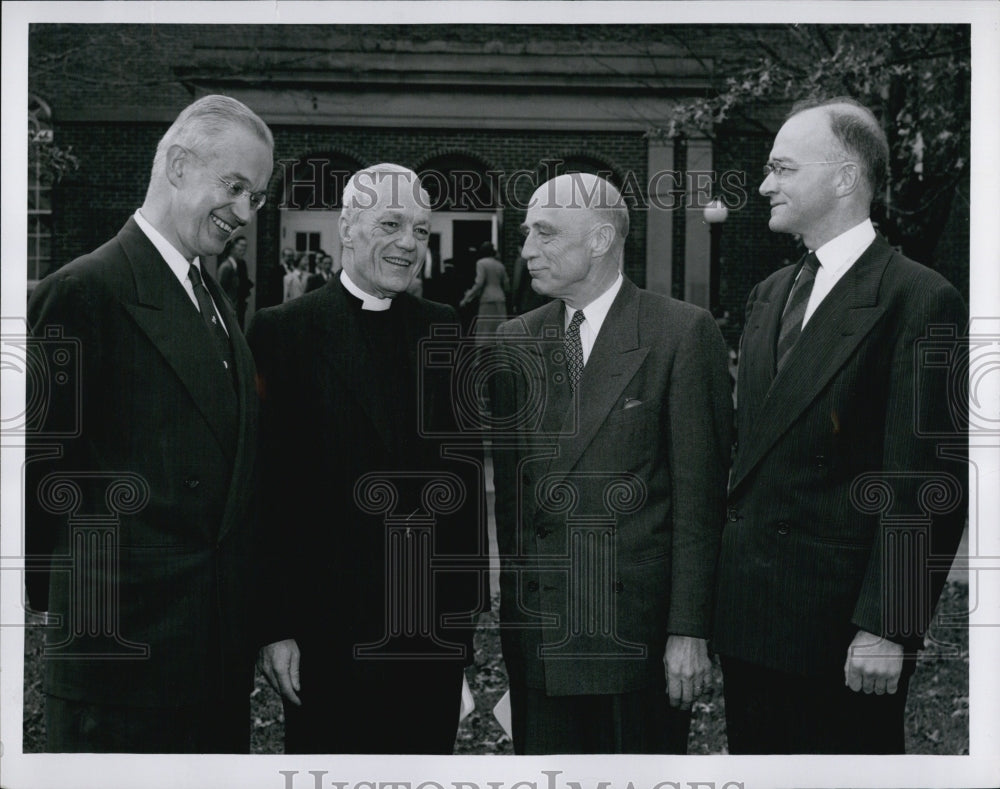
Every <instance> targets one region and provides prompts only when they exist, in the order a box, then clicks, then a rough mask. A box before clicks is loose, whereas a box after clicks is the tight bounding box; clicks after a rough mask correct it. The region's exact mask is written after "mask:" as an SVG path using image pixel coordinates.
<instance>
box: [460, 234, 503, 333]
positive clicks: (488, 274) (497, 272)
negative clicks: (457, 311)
mask: <svg viewBox="0 0 1000 789" xmlns="http://www.w3.org/2000/svg"><path fill="white" fill-rule="evenodd" d="M496 254H497V251H496V249H495V248H494V246H493V245H492V244H490V243H489V242H486V243H484V244H483V245H482V246H481V247H479V259H478V260H477V261H476V279H475V282H473V283H472V287H470V288H469V289H468V290H467V291H465V293H464V295H463V296H462V300H461V301H460V302H459V306H460V307H465V306H467V305H469V304H471V303H472V302H474V301H475V300H476V299H479V309H478V312H477V315H476V321H475V322H474V323H473V327H472V331H473V334H474V335H475V336H476V337H477V339H478V340H479V342H486V340H485V339H484V338H485V337H487V336H490V335H494V334H496V330H497V327H498V326H499V325H500V324H501V323H503V321H505V320H506V319H507V297H508V293H509V291H510V281H509V280H508V278H507V269H505V268H504V266H503V263H501V262H500V261H499V260H497V258H496Z"/></svg>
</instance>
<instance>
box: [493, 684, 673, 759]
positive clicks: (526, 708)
mask: <svg viewBox="0 0 1000 789" xmlns="http://www.w3.org/2000/svg"><path fill="white" fill-rule="evenodd" d="M510 710H511V726H512V728H513V730H514V731H513V734H514V752H515V753H517V754H518V755H525V754H557V753H572V754H583V753H669V754H685V753H687V741H688V729H689V728H690V726H691V712H690V710H679V709H675V708H674V707H671V706H670V700H669V698H668V697H667V694H666V692H665V691H664V690H662V689H660V690H656V689H654V688H644V689H642V690H637V691H632V692H630V693H609V694H602V695H583V696H547V695H546V694H545V691H544V690H537V689H534V688H528V687H525V686H523V685H519V684H511V688H510Z"/></svg>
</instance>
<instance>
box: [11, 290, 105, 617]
mask: <svg viewBox="0 0 1000 789" xmlns="http://www.w3.org/2000/svg"><path fill="white" fill-rule="evenodd" d="M95 301H96V300H95V299H94V298H93V297H92V295H91V294H90V293H89V291H88V289H87V288H85V287H84V286H83V283H82V282H80V281H79V279H77V278H75V277H72V276H68V275H64V274H60V275H55V276H53V277H50V278H48V279H46V280H44V281H42V283H41V284H40V285H39V286H38V288H37V289H36V290H35V292H34V294H33V295H32V298H31V301H30V302H29V304H28V330H29V335H28V338H27V339H28V342H27V354H28V366H29V369H30V370H32V371H33V372H34V374H33V375H28V376H26V380H27V391H26V399H25V402H26V403H27V404H29V407H28V414H27V418H28V424H27V428H28V436H27V441H26V449H25V461H26V467H25V490H24V497H25V506H24V513H25V516H24V517H25V523H24V527H25V552H26V570H27V572H26V575H25V586H26V591H27V595H28V602H29V604H30V606H31V607H32V608H33V609H34V610H36V611H45V610H47V609H48V603H49V601H48V596H49V569H50V560H51V554H52V551H53V549H54V548H55V545H56V543H57V542H58V537H59V530H60V529H63V530H65V529H66V528H67V525H66V516H65V515H57V514H53V513H52V512H50V511H49V510H48V509H47V508H46V506H45V501H44V495H43V492H42V490H41V489H40V485H41V483H42V482H43V480H44V479H45V477H46V476H47V475H48V474H50V473H52V472H56V471H60V470H72V469H77V468H79V462H80V461H79V460H78V458H79V452H80V451H81V442H82V441H83V440H84V439H83V438H82V436H84V435H85V431H84V426H83V419H84V417H85V416H86V414H85V409H84V408H83V401H82V398H83V392H84V386H85V385H87V384H88V383H89V386H90V387H94V388H99V387H100V385H101V384H100V377H101V376H100V366H99V352H100V351H99V349H100V347H101V346H100V343H99V341H98V335H99V331H98V327H97V323H96V320H97V318H98V316H100V315H101V311H102V309H103V308H99V307H98V306H97V304H96V303H95ZM61 352H66V353H68V354H69V358H70V360H71V363H70V365H68V366H65V365H64V366H60V368H59V369H57V367H56V365H53V364H52V360H53V358H54V355H55V354H59V353H61ZM74 361H75V362H77V363H78V366H76V367H74V365H73V364H72V362H74ZM65 369H69V370H71V373H70V375H69V378H68V380H66V381H65V383H60V382H59V380H58V379H57V376H58V375H59V374H60V371H61V370H65Z"/></svg>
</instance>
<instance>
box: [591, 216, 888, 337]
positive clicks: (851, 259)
mask: <svg viewBox="0 0 1000 789" xmlns="http://www.w3.org/2000/svg"><path fill="white" fill-rule="evenodd" d="M874 240H875V228H874V227H873V226H872V221H871V219H866V220H865V221H864V222H861V223H860V224H858V225H855V226H854V227H852V228H851V229H850V230H846V231H844V232H843V233H841V234H840V235H839V236H837V237H836V238H831V239H830V240H829V241H827V242H826V243H825V244H824V245H823V246H821V247H820V248H819V249H817V250H816V258H817V259H818V260H819V269H818V270H817V271H816V281H815V282H814V283H813V289H812V293H811V294H809V304H807V305H806V313H805V315H804V316H803V318H802V325H803V326H805V325H806V323H808V321H809V319H810V318H811V317H812V314H813V313H814V312H816V308H817V307H819V305H820V304H822V302H823V299H825V298H826V297H827V295H828V294H829V293H830V291H831V290H833V286H834V285H836V284H837V283H838V282H839V281H840V278H841V277H843V276H844V274H846V273H847V272H848V271H850V269H851V266H853V265H854V264H855V263H856V262H857V260H858V258H859V257H861V255H862V254H863V253H864V251H865V250H866V249H868V247H870V246H871V243H872V241H874ZM588 317H589V316H588Z"/></svg>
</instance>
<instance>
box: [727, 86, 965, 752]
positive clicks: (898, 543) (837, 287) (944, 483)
mask: <svg viewBox="0 0 1000 789" xmlns="http://www.w3.org/2000/svg"><path fill="white" fill-rule="evenodd" d="M888 155H889V148H888V144H887V142H886V137H885V134H884V132H883V131H882V128H881V126H880V125H879V123H878V121H877V120H876V118H875V117H874V116H873V115H872V113H871V112H870V111H869V110H868V109H866V108H865V107H863V106H861V105H859V104H858V103H857V102H855V101H853V100H851V99H846V98H840V99H833V100H831V101H825V102H814V103H811V104H806V105H802V106H798V107H796V108H795V109H794V110H793V112H792V114H791V115H790V116H789V117H788V119H787V120H786V122H785V124H784V125H783V126H782V127H781V129H780V131H779V132H778V134H777V136H776V137H775V140H774V145H773V147H772V149H771V155H770V159H769V161H768V163H767V165H766V166H765V168H764V173H765V178H764V181H763V183H762V184H761V186H760V193H761V194H762V195H763V196H764V197H766V198H768V200H769V201H770V204H771V216H770V221H769V226H770V228H771V229H772V230H773V231H775V232H778V233H793V234H796V235H798V236H799V237H800V238H801V240H802V243H803V245H804V246H805V247H806V249H807V250H808V251H809V252H808V254H807V255H806V257H805V258H804V259H803V260H802V261H800V262H799V263H797V264H795V265H792V266H786V267H784V268H782V269H780V270H779V271H777V272H775V273H774V274H772V275H771V276H770V277H768V278H767V279H766V280H764V281H763V282H761V283H759V284H758V285H757V286H756V287H755V288H754V289H753V290H752V291H751V293H750V297H749V299H748V301H747V315H746V324H745V328H744V333H743V339H742V341H741V351H740V359H739V379H738V383H737V393H738V398H737V400H738V402H737V417H738V418H737V421H738V445H737V446H738V448H737V452H736V455H735V458H734V461H733V469H732V474H731V476H730V480H729V509H728V517H727V523H726V527H725V530H724V533H723V543H722V553H721V557H720V563H719V572H718V593H717V597H716V608H715V628H714V636H713V644H714V647H715V648H716V650H717V651H718V652H719V653H720V654H721V656H722V667H723V673H724V678H725V696H726V718H727V729H728V738H729V751H730V753H902V752H903V751H904V737H903V711H904V707H905V703H906V692H907V686H908V682H909V678H910V676H911V674H912V672H913V668H914V656H915V653H916V651H917V650H918V649H920V648H921V646H922V644H923V638H924V635H925V633H926V631H927V627H928V624H929V622H930V619H931V614H932V613H933V610H934V605H935V603H936V601H937V597H938V595H939V593H940V590H941V587H942V585H943V583H944V580H945V577H946V575H947V572H948V566H949V564H950V562H951V559H952V557H953V556H954V554H955V550H956V546H957V545H958V542H959V538H960V536H961V532H962V527H963V524H964V522H965V510H966V496H967V481H968V471H967V461H964V460H963V459H962V457H963V455H964V446H963V445H964V441H957V442H955V443H957V444H958V446H952V447H951V448H950V449H949V448H948V447H947V446H945V444H946V442H942V441H941V439H940V438H939V436H941V435H945V434H948V433H955V431H956V430H961V429H963V428H962V427H957V428H956V425H964V418H963V417H962V416H961V412H962V411H963V409H964V408H965V407H966V403H964V402H962V401H961V399H960V398H961V396H960V395H959V397H952V398H950V397H949V392H948V391H947V380H946V379H945V378H944V377H942V376H936V375H934V374H933V373H932V372H931V371H928V370H923V371H922V370H921V369H920V367H919V365H920V358H921V357H920V354H919V353H918V341H919V340H920V339H921V338H927V337H929V336H930V335H931V334H932V333H934V332H938V333H939V334H938V336H942V335H941V334H940V333H941V332H943V335H944V336H945V337H947V336H948V335H949V333H951V336H952V337H957V338H958V339H955V340H953V341H952V343H953V347H952V348H951V351H953V352H954V354H955V358H958V359H959V360H960V357H961V354H962V353H963V347H964V341H962V340H961V336H962V335H963V333H964V331H965V327H966V322H967V319H968V318H967V311H966V307H965V304H964V303H963V301H962V298H961V296H960V295H959V293H958V291H956V290H955V288H954V287H952V286H951V285H950V284H948V283H947V282H946V281H945V280H944V279H943V278H942V277H941V276H940V275H938V274H937V273H935V272H933V271H931V270H930V269H928V268H925V267H924V266H921V265H919V264H917V263H914V262H913V261H912V260H908V259H907V258H906V257H904V256H903V255H901V254H900V253H899V252H897V251H895V250H894V249H893V248H892V247H890V246H889V245H888V244H887V243H886V241H885V239H884V238H882V237H881V236H879V235H878V234H877V233H876V231H875V229H874V227H873V225H872V222H871V219H870V218H869V211H870V207H871V203H872V199H873V197H874V196H875V195H876V194H878V192H879V189H880V188H881V184H882V182H883V180H884V177H885V173H886V166H887V160H888ZM956 369H959V370H961V369H963V368H962V366H961V363H960V361H959V363H958V365H957V366H956Z"/></svg>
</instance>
